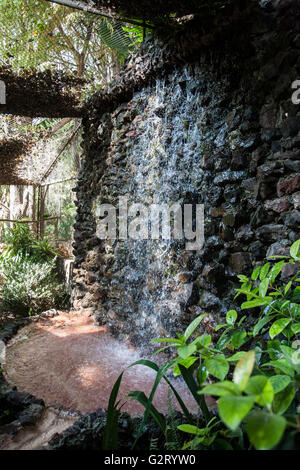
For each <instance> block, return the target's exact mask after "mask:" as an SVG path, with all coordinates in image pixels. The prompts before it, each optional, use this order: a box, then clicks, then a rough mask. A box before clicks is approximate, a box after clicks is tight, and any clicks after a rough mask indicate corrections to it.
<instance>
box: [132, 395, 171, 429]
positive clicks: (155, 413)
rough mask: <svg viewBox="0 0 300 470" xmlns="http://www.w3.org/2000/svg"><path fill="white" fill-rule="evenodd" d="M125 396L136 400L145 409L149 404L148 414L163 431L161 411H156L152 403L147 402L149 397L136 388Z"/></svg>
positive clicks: (164, 423) (163, 421)
mask: <svg viewBox="0 0 300 470" xmlns="http://www.w3.org/2000/svg"><path fill="white" fill-rule="evenodd" d="M127 396H128V397H130V398H133V399H134V400H136V401H138V402H139V403H140V404H141V405H142V406H143V407H144V408H146V409H147V407H148V406H149V414H150V415H151V416H152V418H153V419H154V421H156V423H157V424H158V426H159V427H160V429H161V431H162V432H165V429H166V421H165V418H164V417H163V415H162V414H161V413H159V412H158V411H157V409H156V408H155V407H154V406H153V405H152V403H150V404H149V398H147V397H146V395H145V393H144V392H141V391H138V390H136V391H132V392H128V394H127Z"/></svg>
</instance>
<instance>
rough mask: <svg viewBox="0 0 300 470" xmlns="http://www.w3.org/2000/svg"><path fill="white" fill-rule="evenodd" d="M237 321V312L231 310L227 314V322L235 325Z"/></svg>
mask: <svg viewBox="0 0 300 470" xmlns="http://www.w3.org/2000/svg"><path fill="white" fill-rule="evenodd" d="M236 319H237V312H236V311H235V310H229V312H227V314H226V322H227V323H228V325H234V324H235V322H236Z"/></svg>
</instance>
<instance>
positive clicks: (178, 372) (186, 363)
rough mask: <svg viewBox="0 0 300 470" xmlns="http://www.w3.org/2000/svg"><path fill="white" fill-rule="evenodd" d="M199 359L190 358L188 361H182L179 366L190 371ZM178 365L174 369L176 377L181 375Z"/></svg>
mask: <svg viewBox="0 0 300 470" xmlns="http://www.w3.org/2000/svg"><path fill="white" fill-rule="evenodd" d="M198 359H199V358H198V357H188V358H187V359H183V360H182V361H180V362H179V363H178V364H180V365H181V366H183V367H185V368H186V369H189V368H190V367H191V366H192V365H193V364H194V363H195V362H196V361H198ZM178 364H176V366H175V367H174V372H173V374H174V377H177V376H178V375H180V374H181V372H180V369H179V365H178Z"/></svg>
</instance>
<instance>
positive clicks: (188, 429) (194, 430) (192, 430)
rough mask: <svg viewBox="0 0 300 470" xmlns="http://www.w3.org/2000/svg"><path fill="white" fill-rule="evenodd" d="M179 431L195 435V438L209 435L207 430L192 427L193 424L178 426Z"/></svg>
mask: <svg viewBox="0 0 300 470" xmlns="http://www.w3.org/2000/svg"><path fill="white" fill-rule="evenodd" d="M177 429H179V431H183V432H186V433H188V434H194V435H195V436H204V435H205V434H206V433H207V429H206V428H203V429H200V428H198V427H197V426H192V425H191V424H180V425H179V426H177Z"/></svg>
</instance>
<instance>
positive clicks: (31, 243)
mask: <svg viewBox="0 0 300 470" xmlns="http://www.w3.org/2000/svg"><path fill="white" fill-rule="evenodd" d="M26 221H27V219H22V220H20V221H19V223H16V224H14V226H13V227H12V228H9V229H8V230H7V231H6V232H5V234H4V237H3V238H4V243H5V245H4V249H3V251H2V254H1V256H0V263H1V262H3V261H5V260H9V259H12V258H16V257H27V256H31V257H33V258H35V259H36V260H39V261H42V260H47V259H49V258H53V257H54V256H55V255H56V250H55V248H54V246H53V243H52V241H51V240H50V238H49V237H43V238H40V239H38V238H37V237H36V235H35V234H34V233H33V232H32V231H31V230H30V227H29V225H28V224H27V223H26ZM23 222H24V223H23Z"/></svg>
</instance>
